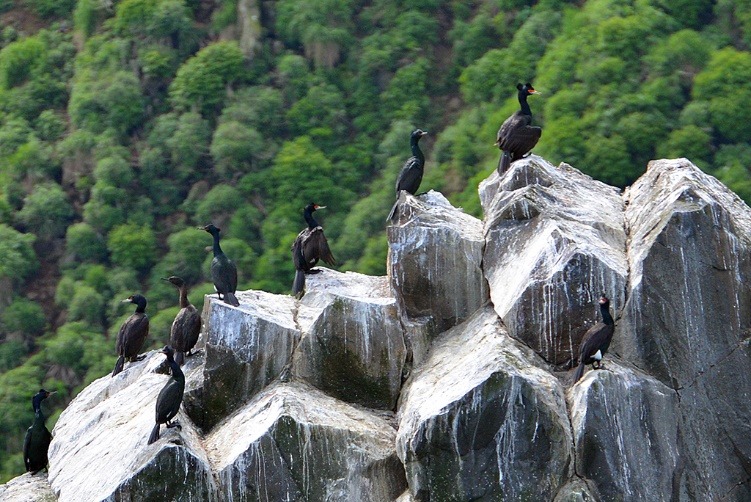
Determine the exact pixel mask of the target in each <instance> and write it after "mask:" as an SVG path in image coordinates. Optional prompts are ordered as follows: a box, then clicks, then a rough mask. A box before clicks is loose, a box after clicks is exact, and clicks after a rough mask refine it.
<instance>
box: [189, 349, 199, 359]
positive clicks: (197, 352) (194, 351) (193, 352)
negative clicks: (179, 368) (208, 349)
mask: <svg viewBox="0 0 751 502" xmlns="http://www.w3.org/2000/svg"><path fill="white" fill-rule="evenodd" d="M200 353H201V349H196V350H193V349H190V350H189V351H188V353H187V354H185V355H186V356H187V357H191V356H197V355H198V354H200Z"/></svg>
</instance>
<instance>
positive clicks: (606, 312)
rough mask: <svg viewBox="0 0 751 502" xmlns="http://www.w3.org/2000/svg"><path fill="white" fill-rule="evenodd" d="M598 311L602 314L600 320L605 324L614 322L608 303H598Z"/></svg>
mask: <svg viewBox="0 0 751 502" xmlns="http://www.w3.org/2000/svg"><path fill="white" fill-rule="evenodd" d="M600 313H601V314H602V322H604V323H605V324H615V321H613V316H611V315H610V305H607V304H605V305H600Z"/></svg>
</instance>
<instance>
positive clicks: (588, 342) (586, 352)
mask: <svg viewBox="0 0 751 502" xmlns="http://www.w3.org/2000/svg"><path fill="white" fill-rule="evenodd" d="M516 88H517V90H518V99H519V104H520V110H519V111H517V112H515V113H514V114H513V115H511V116H510V117H509V118H507V119H506V120H505V121H504V122H503V124H502V125H501V127H500V129H499V130H498V134H497V137H496V142H495V145H496V146H497V147H498V148H499V149H500V150H501V152H502V153H501V158H500V159H499V162H498V168H497V169H498V173H499V174H500V175H502V174H503V173H505V172H506V171H507V170H508V169H509V167H510V165H511V163H512V162H513V161H515V160H518V159H521V158H522V157H525V156H526V155H528V154H529V152H530V151H531V150H532V148H534V146H535V145H536V144H537V141H538V140H539V139H540V136H541V134H542V129H541V128H539V127H534V126H532V125H531V123H532V111H531V109H530V107H529V104H528V103H527V97H528V96H530V95H533V94H539V92H538V91H536V90H535V89H534V87H532V84H530V83H526V84H524V85H522V84H518V85H517V86H516ZM426 134H428V132H427V131H423V130H421V129H416V130H414V131H412V133H411V135H410V148H411V150H412V156H411V157H409V159H407V161H406V162H405V163H404V166H403V167H402V169H401V171H400V172H399V175H398V177H397V179H396V186H395V189H396V198H397V201H396V202H395V203H394V205H393V207H392V208H391V212H390V213H389V216H388V218H387V221H389V222H391V221H393V218H394V216H395V214H396V210H397V206H398V203H399V194H400V192H401V191H402V190H404V191H406V192H407V193H410V194H412V195H414V194H415V193H416V192H417V190H418V189H419V187H420V183H421V182H422V177H423V172H424V169H425V155H424V154H423V152H422V150H420V145H419V141H420V139H421V138H422V137H423V136H425V135H426ZM324 208H325V206H319V205H318V204H316V203H313V202H311V203H310V204H308V205H307V206H305V209H304V210H303V218H304V219H305V222H306V223H307V227H306V228H304V229H303V230H302V231H301V232H300V233H299V234H298V235H297V238H296V239H295V241H294V243H293V244H292V247H291V251H292V261H293V263H294V266H295V279H294V283H293V285H292V293H293V295H294V296H295V297H296V298H298V299H299V298H301V297H302V296H303V295H304V293H305V275H306V274H315V273H318V272H320V270H317V269H315V268H313V267H315V266H316V264H317V263H318V261H319V260H323V261H324V262H325V263H327V264H328V265H331V266H333V265H336V260H335V259H334V256H333V254H332V253H331V249H329V245H328V241H327V240H326V236H325V235H324V233H323V227H321V226H320V225H319V224H318V222H317V221H316V220H315V219H314V218H313V213H314V212H315V211H316V210H319V209H324ZM198 229H199V230H204V231H206V232H208V233H210V234H211V236H212V237H213V253H214V258H213V260H212V261H211V280H212V282H213V283H214V289H215V290H216V292H217V294H218V297H219V299H221V300H223V301H224V302H225V303H228V304H229V305H233V306H239V305H240V302H239V301H238V299H237V296H235V293H236V291H237V267H236V266H235V264H234V262H233V261H232V260H230V259H229V258H228V257H227V256H226V255H225V254H224V252H223V251H222V248H221V246H220V242H219V241H220V236H219V233H220V229H219V228H217V227H215V226H214V225H213V224H209V225H206V226H203V227H198ZM163 280H165V281H168V282H170V283H171V284H172V285H174V286H175V287H176V288H178V291H179V302H180V311H179V312H178V313H177V315H176V316H175V320H174V321H173V323H172V327H171V329H170V345H167V346H165V347H164V349H162V351H161V352H162V353H163V354H164V355H165V356H166V362H167V364H168V366H169V368H170V374H171V375H170V378H169V380H168V382H167V383H166V384H165V385H164V387H163V388H162V390H161V391H160V392H159V396H158V397H157V400H156V417H155V422H156V423H155V425H154V428H153V430H152V431H151V435H150V436H149V441H148V444H151V443H154V442H155V441H157V440H158V439H159V430H160V427H161V425H162V424H165V425H166V426H167V428H172V427H178V428H179V427H180V424H179V423H177V422H176V421H173V419H174V418H175V416H177V413H178V411H179V410H180V405H181V403H182V398H183V392H184V390H185V375H184V374H183V372H182V370H181V369H180V366H181V365H182V364H184V362H185V355H186V354H187V355H191V350H192V349H193V347H194V346H195V344H196V342H197V341H198V335H199V333H200V331H201V314H200V313H199V312H198V310H197V309H196V308H195V307H194V306H193V305H191V303H190V302H189V301H188V288H187V286H186V284H185V281H183V280H182V279H181V278H179V277H176V276H172V277H169V278H163ZM123 303H133V304H135V305H136V310H135V312H134V313H133V314H132V315H131V316H130V317H128V319H126V320H125V322H124V323H123V324H122V326H121V327H120V330H119V332H118V335H117V344H116V351H117V355H118V359H117V362H116V363H115V368H114V370H113V371H112V376H113V377H114V376H115V375H117V374H118V373H120V372H121V371H123V368H124V366H125V362H126V361H128V362H135V361H140V360H141V359H143V358H144V357H146V356H145V355H139V353H140V351H141V349H142V348H143V344H144V341H145V340H146V337H147V336H148V334H149V318H148V316H147V315H146V304H147V301H146V298H145V297H144V296H143V295H140V294H135V295H132V296H130V297H128V298H127V299H125V300H123ZM599 303H600V312H601V315H602V322H599V323H597V324H596V325H594V326H592V328H590V329H589V330H588V331H587V332H586V333H585V335H584V337H583V338H582V342H581V345H580V354H579V366H578V367H577V369H576V374H575V376H574V382H577V381H578V380H579V379H580V378H581V377H582V375H583V374H584V368H585V365H587V364H591V365H592V366H593V368H594V367H595V364H596V365H597V366H596V367H597V368H600V367H602V365H601V361H602V357H603V355H604V354H605V352H607V349H608V347H609V345H610V341H611V340H612V338H613V332H614V328H615V323H614V321H613V317H612V316H611V315H610V310H609V309H610V300H608V298H607V297H606V296H605V293H603V294H602V297H601V298H600V302H599ZM51 394H53V392H48V391H46V390H44V389H40V390H39V392H38V393H37V394H35V395H34V397H33V398H32V406H33V409H34V423H33V425H32V426H31V427H29V429H28V431H27V432H26V438H25V440H24V462H25V464H26V470H27V471H28V472H31V473H32V474H35V473H37V472H38V471H40V470H41V469H44V468H46V467H47V450H48V447H49V444H50V441H51V439H52V435H51V434H50V432H49V431H48V430H47V428H46V426H45V416H44V414H43V413H42V409H41V404H42V401H43V400H44V399H47V398H48V397H49V396H50V395H51Z"/></svg>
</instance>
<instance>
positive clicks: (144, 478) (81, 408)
mask: <svg viewBox="0 0 751 502" xmlns="http://www.w3.org/2000/svg"><path fill="white" fill-rule="evenodd" d="M163 361H164V355H162V354H160V353H157V352H152V353H150V354H149V357H148V359H146V360H145V361H143V362H140V363H137V364H134V365H130V366H128V367H127V368H126V370H125V371H124V372H123V373H121V374H119V375H117V376H116V377H114V378H113V377H110V376H109V375H107V376H105V377H102V378H100V379H99V380H96V381H94V382H93V383H92V384H90V385H89V386H88V387H86V389H84V390H83V391H82V392H81V393H80V394H78V396H77V397H76V399H74V400H73V402H71V404H70V405H68V407H67V408H66V409H65V411H63V413H62V414H61V415H60V418H59V419H58V420H57V423H56V424H55V429H54V431H53V435H54V436H55V437H54V439H53V440H52V444H51V445H50V450H49V459H50V471H49V480H50V485H51V486H52V489H53V491H54V492H55V494H56V495H57V497H58V499H59V500H60V501H62V502H65V501H71V502H80V501H83V500H185V501H196V502H198V501H203V500H213V499H215V492H216V487H215V485H214V480H213V477H212V473H211V469H210V467H209V464H208V459H207V457H206V454H205V452H204V450H203V447H202V445H201V440H200V437H199V434H198V431H197V430H196V428H195V427H194V425H193V424H192V422H191V421H190V419H189V418H188V417H187V416H186V415H185V414H184V413H183V412H182V411H181V412H180V413H178V415H177V419H178V420H179V422H180V424H181V425H182V430H178V429H177V428H173V429H166V428H164V427H162V434H161V436H162V437H161V438H160V440H159V441H158V442H156V443H154V444H152V445H147V441H148V438H149V434H150V432H151V429H152V427H153V426H154V413H155V411H154V410H155V404H156V398H157V395H158V394H159V391H160V390H161V388H162V386H163V385H164V383H165V382H166V381H167V378H168V377H167V376H166V375H164V374H160V373H157V370H158V369H159V367H160V366H161V364H162V362H163ZM199 367H200V361H199V360H198V358H197V357H196V358H191V359H189V360H188V363H187V364H186V365H185V366H184V367H183V371H184V372H185V375H186V380H188V381H190V380H192V379H194V378H200V377H201V373H200V371H198V368H199Z"/></svg>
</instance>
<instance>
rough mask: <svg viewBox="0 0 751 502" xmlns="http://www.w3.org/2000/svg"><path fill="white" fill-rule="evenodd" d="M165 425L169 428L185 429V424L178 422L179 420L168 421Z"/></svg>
mask: <svg viewBox="0 0 751 502" xmlns="http://www.w3.org/2000/svg"><path fill="white" fill-rule="evenodd" d="M165 425H166V426H167V428H168V429H172V428H173V427H177V428H178V429H180V430H183V426H182V425H180V422H178V421H177V420H173V421H172V422H167V423H166V424H165Z"/></svg>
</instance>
